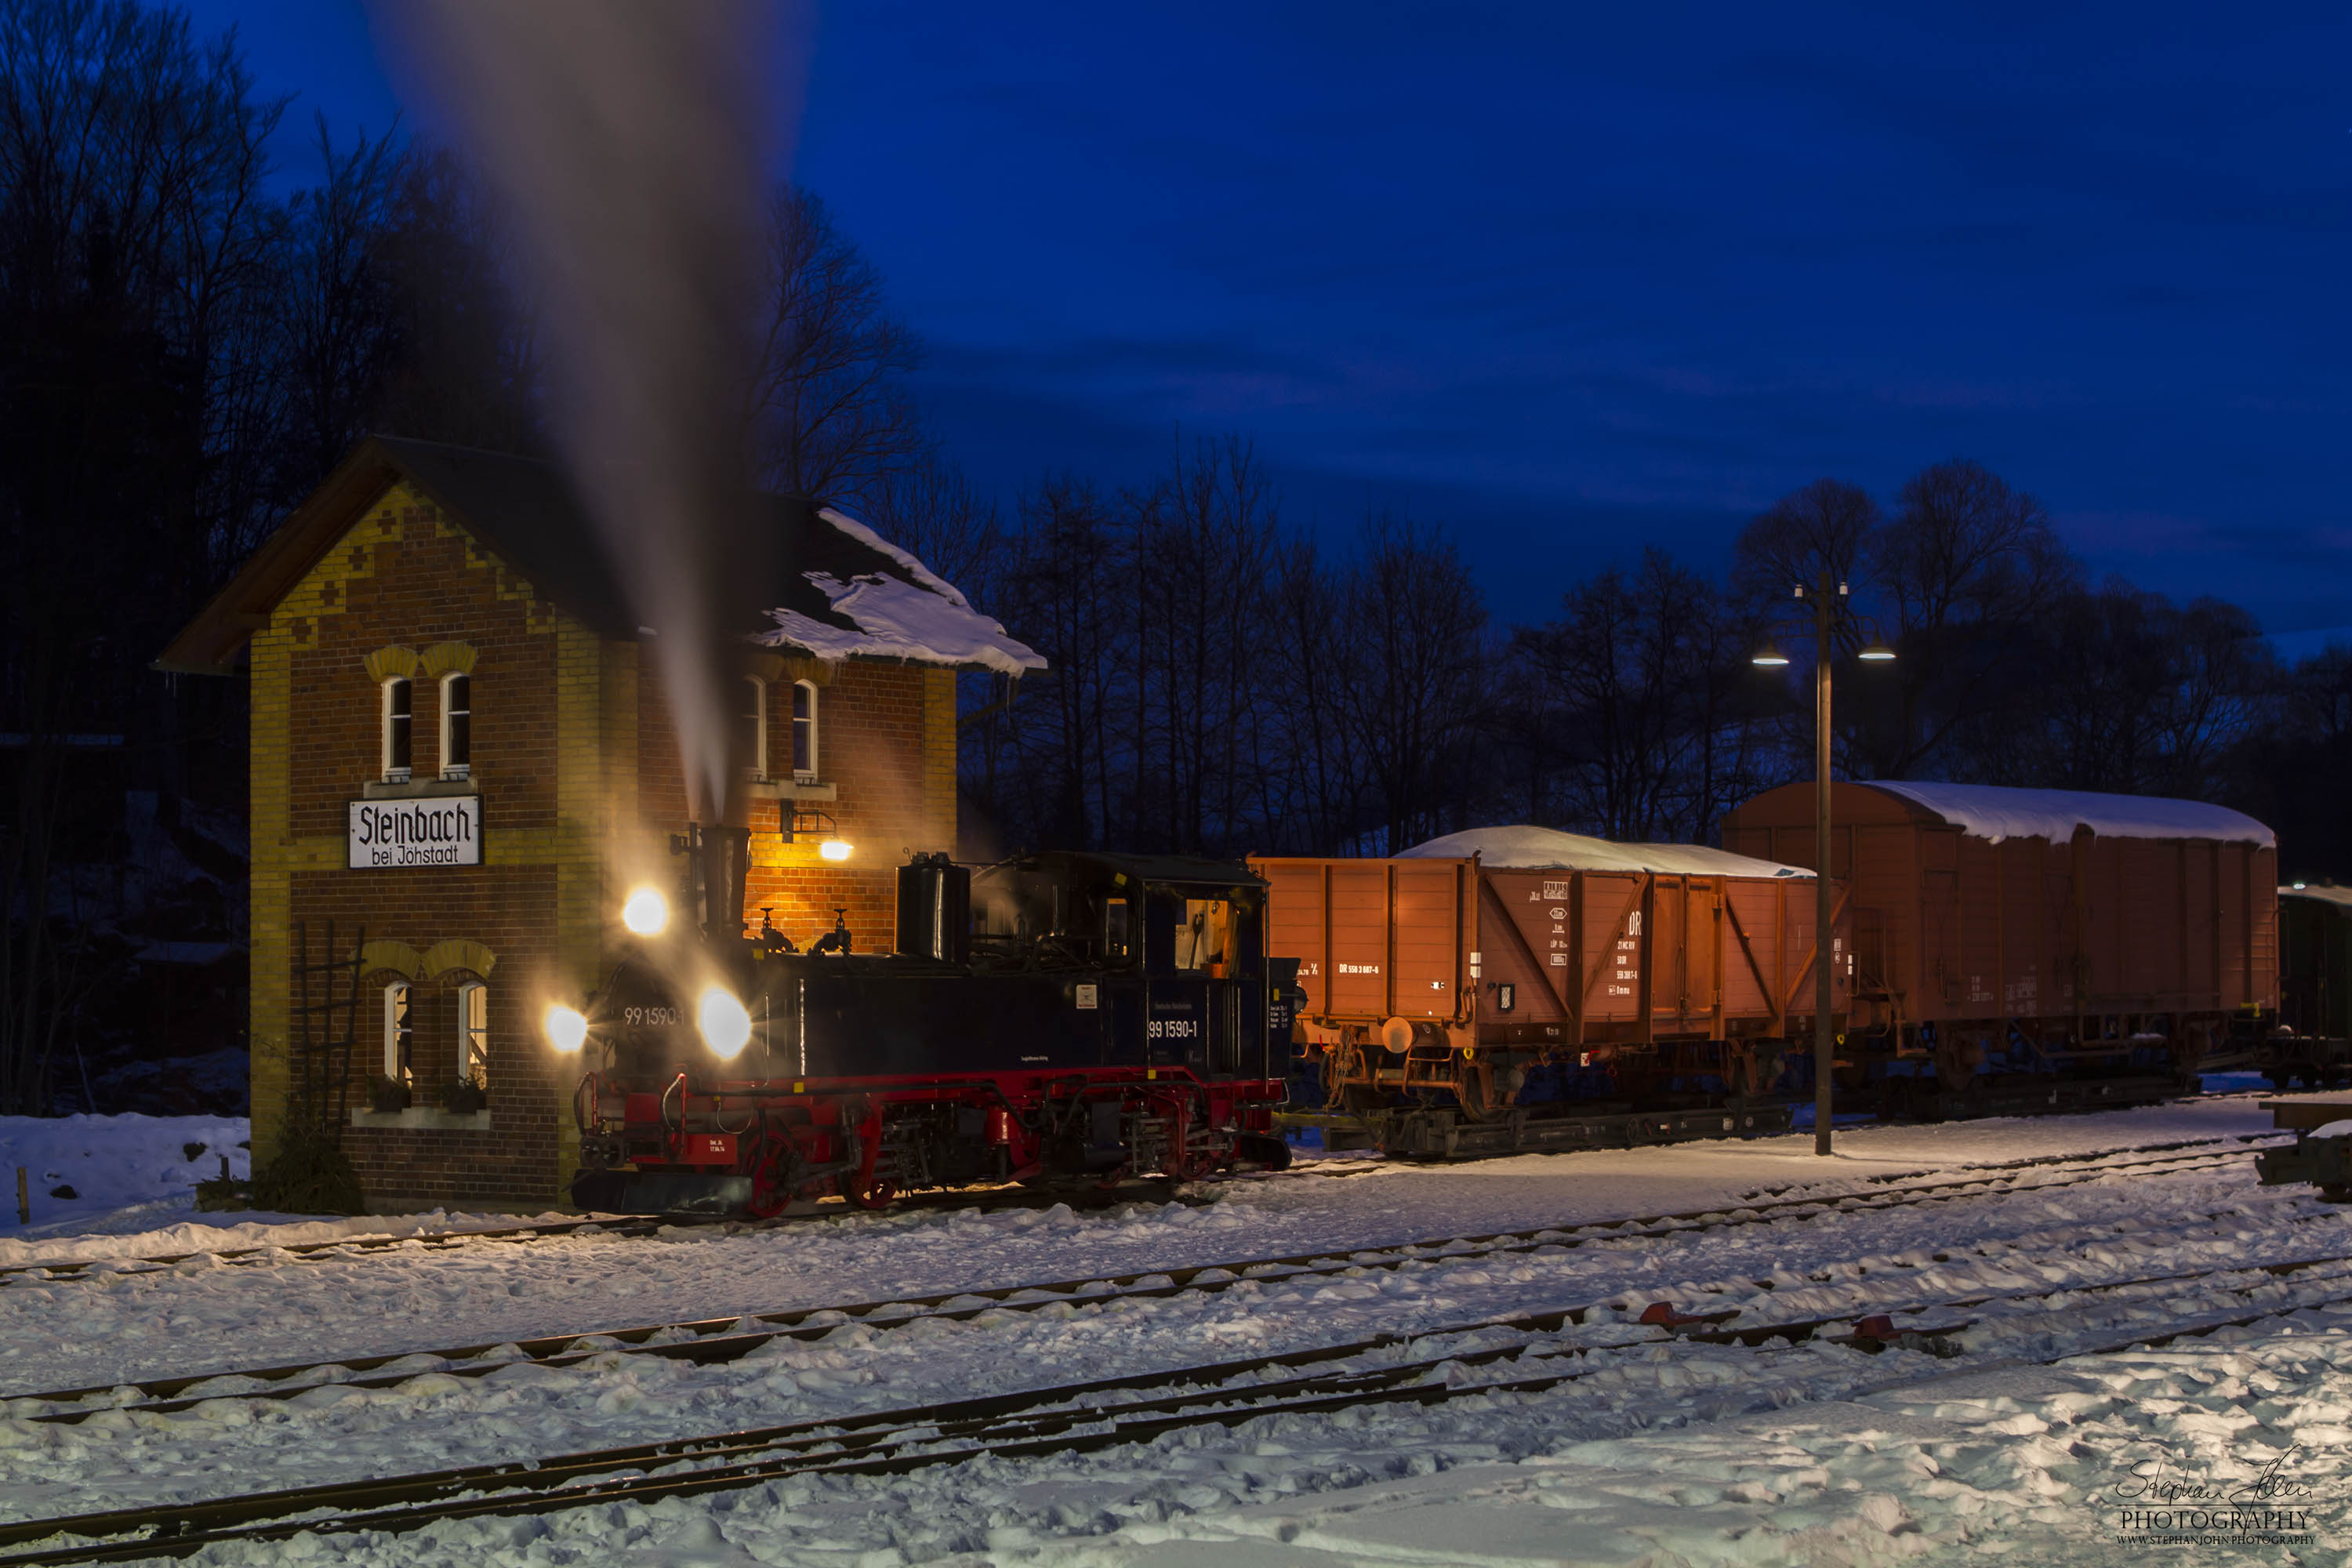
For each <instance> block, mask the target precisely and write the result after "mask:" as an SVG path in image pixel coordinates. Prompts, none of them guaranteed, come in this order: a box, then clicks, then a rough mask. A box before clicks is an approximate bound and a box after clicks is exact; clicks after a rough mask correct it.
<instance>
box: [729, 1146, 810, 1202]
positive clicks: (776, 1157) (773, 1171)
mask: <svg viewBox="0 0 2352 1568" xmlns="http://www.w3.org/2000/svg"><path fill="white" fill-rule="evenodd" d="M798 1163H800V1162H799V1161H797V1160H796V1159H794V1158H793V1147H792V1144H791V1142H789V1141H782V1142H777V1143H775V1144H773V1145H772V1146H771V1147H770V1148H769V1149H768V1150H767V1151H766V1152H764V1153H763V1154H762V1155H761V1160H760V1163H759V1165H758V1167H757V1168H756V1169H754V1170H753V1171H752V1173H751V1202H749V1203H747V1204H745V1205H743V1206H744V1208H745V1210H746V1211H747V1212H748V1213H749V1214H750V1215H751V1217H752V1218H753V1219H773V1218H775V1217H776V1216H777V1215H780V1214H782V1213H783V1212H784V1210H785V1208H786V1207H787V1206H789V1205H791V1203H792V1201H793V1185H794V1183H793V1175H792V1173H793V1167H794V1166H796V1165H797V1164H798Z"/></svg>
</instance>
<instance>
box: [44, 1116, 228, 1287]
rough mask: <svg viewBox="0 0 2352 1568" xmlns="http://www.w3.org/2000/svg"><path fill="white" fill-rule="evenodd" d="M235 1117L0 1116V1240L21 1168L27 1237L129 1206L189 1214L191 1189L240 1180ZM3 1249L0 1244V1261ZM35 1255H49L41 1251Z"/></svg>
mask: <svg viewBox="0 0 2352 1568" xmlns="http://www.w3.org/2000/svg"><path fill="white" fill-rule="evenodd" d="M251 1135H252V1134H251V1132H250V1131H249V1129H248V1126H247V1121H246V1120H245V1118H244V1117H242V1116H138V1115H127V1116H0V1184H5V1196H0V1236H6V1235H11V1234H16V1235H22V1234H27V1232H26V1230H24V1229H23V1228H21V1227H19V1226H18V1225H17V1223H16V1167H17V1166H19V1165H22V1166H23V1167H25V1178H26V1188H27V1190H28V1192H29V1193H30V1194H31V1197H32V1202H33V1223H32V1226H31V1227H30V1230H31V1231H32V1232H53V1231H55V1230H57V1229H58V1227H60V1226H68V1227H69V1226H77V1225H83V1224H87V1223H88V1222H89V1221H90V1220H91V1219H93V1218H95V1217H96V1216H99V1215H104V1214H107V1213H110V1212H111V1211H113V1210H117V1209H122V1208H126V1207H130V1206H131V1205H146V1204H154V1203H159V1202H160V1203H167V1204H170V1205H173V1206H175V1207H177V1208H179V1209H182V1210H185V1211H187V1212H189V1213H194V1208H195V1192H196V1184H197V1183H198V1182H201V1181H208V1180H210V1179H212V1178H213V1177H215V1176H218V1175H219V1174H220V1173H221V1161H222V1160H223V1159H224V1158H226V1160H227V1161H228V1168H229V1173H231V1174H232V1175H236V1176H238V1177H243V1176H245V1175H246V1174H247V1167H248V1164H249V1161H250V1156H249V1154H248V1152H247V1149H246V1147H245V1145H246V1141H247V1139H248V1138H249V1137H250V1136H251ZM9 1247H10V1244H9V1243H7V1242H5V1241H0V1261H13V1260H12V1259H9V1258H7V1257H6V1253H7V1250H8V1248H9ZM43 1250H45V1251H55V1250H56V1247H54V1245H49V1244H45V1245H44V1247H43Z"/></svg>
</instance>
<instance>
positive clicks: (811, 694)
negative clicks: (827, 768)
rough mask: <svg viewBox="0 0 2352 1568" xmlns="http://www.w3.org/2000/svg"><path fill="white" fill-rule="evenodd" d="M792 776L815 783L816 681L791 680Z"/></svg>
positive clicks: (796, 779) (795, 779)
mask: <svg viewBox="0 0 2352 1568" xmlns="http://www.w3.org/2000/svg"><path fill="white" fill-rule="evenodd" d="M793 780H794V782H796V783H799V784H814V783H816V682H815V681H814V680H795V681H793Z"/></svg>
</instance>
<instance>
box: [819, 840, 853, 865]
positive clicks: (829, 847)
mask: <svg viewBox="0 0 2352 1568" xmlns="http://www.w3.org/2000/svg"><path fill="white" fill-rule="evenodd" d="M816 852H817V853H818V854H820V855H822V856H824V858H826V859H828V860H846V859H848V858H849V840H848V839H846V838H828V839H826V840H824V842H823V843H822V844H819V845H818V846H817V847H816Z"/></svg>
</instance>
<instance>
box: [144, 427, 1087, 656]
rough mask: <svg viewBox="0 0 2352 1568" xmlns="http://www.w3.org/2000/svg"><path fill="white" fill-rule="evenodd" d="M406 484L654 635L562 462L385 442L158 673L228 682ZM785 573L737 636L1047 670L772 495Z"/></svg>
mask: <svg viewBox="0 0 2352 1568" xmlns="http://www.w3.org/2000/svg"><path fill="white" fill-rule="evenodd" d="M402 482H406V483H407V484H409V485H410V486H412V487H413V488H414V489H416V490H417V491H418V492H420V493H421V494H423V495H424V496H425V498H426V499H428V500H432V501H433V502H434V503H435V504H436V505H437V506H439V507H440V508H441V509H442V510H445V511H446V512H447V513H448V514H449V515H450V517H451V518H452V519H453V520H455V521H457V523H458V524H459V525H460V526H461V527H463V528H464V529H465V530H466V531H467V533H468V534H470V535H471V536H472V537H473V538H474V539H475V540H476V541H477V542H479V543H480V544H481V546H482V547H483V548H484V549H486V550H488V551H489V552H491V553H492V554H494V555H497V556H498V557H499V559H500V560H502V561H503V562H505V563H506V564H507V565H508V566H509V567H510V568H512V569H513V570H514V571H515V572H516V573H517V574H519V575H520V576H521V577H522V578H524V579H525V580H526V581H528V582H529V583H530V584H531V586H532V588H533V589H534V591H536V592H537V593H539V594H540V595H542V596H543V597H545V598H546V599H547V600H548V601H549V602H551V603H552V604H554V605H557V606H558V607H560V608H562V610H564V611H565V612H567V613H568V614H570V615H572V616H574V617H576V618H577V619H578V620H580V621H581V622H582V623H583V624H584V625H586V626H589V627H590V628H592V629H593V630H594V631H597V632H599V633H601V634H603V635H604V636H605V637H615V638H624V639H635V638H637V637H643V636H645V635H647V634H648V633H651V634H652V635H655V636H658V635H659V631H660V628H659V627H648V626H645V625H643V616H642V615H641V614H640V613H639V612H638V611H636V610H635V609H634V608H633V607H632V606H631V603H630V596H629V595H628V594H627V593H626V591H625V589H624V587H623V585H622V583H621V581H620V579H619V577H618V576H617V574H615V572H614V567H613V565H612V561H611V556H610V554H609V552H607V551H606V549H605V547H604V541H603V539H602V538H601V537H600V536H599V534H598V532H597V531H596V528H595V526H594V524H593V521H592V520H591V519H590V517H589V514H588V511H587V509H586V508H585V507H583V505H582V504H581V500H580V497H579V494H578V492H577V491H576V490H575V489H573V487H572V482H571V480H570V479H569V477H568V476H567V475H566V474H565V473H564V471H563V470H562V468H559V467H557V466H556V465H554V464H552V463H547V462H542V461H540V460H539V459H537V458H524V457H517V456H514V455H513V454H510V453H505V452H486V451H481V450H478V449H477V448H474V447H453V446H447V445H445V444H443V443H441V442H437V441H414V440H407V439H404V438H401V437H389V436H372V437H368V438H367V439H365V440H363V441H362V442H361V443H360V444H359V445H358V446H357V447H354V448H352V453H351V455H350V456H349V457H347V458H344V459H343V461H342V462H341V464H340V465H339V466H338V467H337V468H336V469H335V471H334V472H333V473H332V474H331V475H329V476H328V477H327V479H326V481H325V482H324V483H323V484H321V485H320V487H319V489H317V490H316V491H314V492H312V494H311V495H310V499H309V500H305V501H304V502H303V503H302V504H301V505H300V506H299V507H297V508H296V509H295V510H293V511H292V512H291V513H290V514H289V515H288V517H287V519H286V521H284V522H282V523H281V524H279V526H278V530H277V531H276V532H274V533H272V534H271V535H270V536H269V538H268V540H267V541H265V542H263V544H262V545H261V547H260V548H259V549H258V550H257V551H255V552H254V553H253V555H252V557H251V558H250V559H249V560H247V562H246V563H245V565H244V566H243V567H242V568H241V569H240V570H239V571H238V572H237V574H236V576H234V577H232V578H230V579H229V581H228V583H227V584H226V586H224V587H223V588H222V589H221V590H220V592H219V593H218V594H216V595H214V596H213V599H212V602H211V603H209V604H207V605H205V607H204V608H203V609H202V610H200V611H198V612H197V614H196V616H195V617H194V619H193V620H191V621H190V622H189V623H188V624H187V626H185V627H184V628H183V629H182V630H181V632H180V634H179V635H178V636H177V637H173V639H172V643H171V646H170V647H167V648H165V649H164V650H163V656H162V657H161V658H159V659H157V660H156V667H157V668H160V669H165V670H177V671H184V672H189V673H198V674H216V675H217V674H227V673H229V672H231V671H232V670H233V669H234V668H236V664H237V661H238V659H239V658H240V657H241V656H242V654H243V652H244V648H245V645H246V643H247V640H248V639H249V638H251V637H252V636H253V634H254V633H255V632H256V631H257V630H259V629H261V628H262V627H264V626H268V623H269V616H270V612H271V611H272V610H273V609H275V608H276V606H277V605H278V601H279V600H281V599H283V598H284V597H285V596H286V595H287V594H289V592H291V591H292V590H293V588H294V587H295V585H296V584H299V583H300V582H301V580H302V579H303V578H304V577H305V576H306V575H308V574H309V573H310V570H311V568H312V567H314V566H316V565H317V564H318V563H319V562H320V559H321V558H322V557H323V556H324V555H325V554H326V553H327V552H328V551H330V550H331V549H333V548H334V545H335V542H336V541H338V540H340V539H341V538H342V536H343V535H344V533H345V532H347V531H349V530H350V529H351V527H352V524H353V523H355V522H357V521H359V520H360V519H361V517H362V516H363V515H364V514H365V513H366V511H367V509H368V508H370V507H372V506H373V505H374V504H375V503H376V502H377V500H379V499H380V498H382V496H383V494H384V492H385V491H386V490H388V489H391V488H392V487H393V486H394V485H396V484H399V483H402ZM754 504H756V505H759V506H761V507H764V508H768V509H770V510H771V511H772V523H773V527H774V529H775V533H774V535H773V542H774V543H775V545H776V546H777V552H776V553H777V557H778V559H779V560H780V561H781V562H782V563H783V564H782V567H781V568H780V570H779V573H778V575H777V578H776V580H775V582H774V583H773V584H772V588H771V590H770V592H768V593H767V594H766V595H763V597H764V598H765V599H766V600H767V602H768V604H769V605H770V608H769V609H768V612H767V620H768V622H769V624H768V625H767V626H742V627H738V628H736V630H737V631H738V632H739V633H740V635H741V636H742V637H744V638H745V639H746V640H747V641H750V642H753V643H757V644H760V645H761V646H764V647H775V648H782V649H790V650H796V651H800V652H804V653H808V654H811V655H814V656H815V657H816V658H824V659H840V658H887V659H897V660H903V661H908V662H914V663H922V664H935V665H944V666H949V667H952V668H984V669H993V670H998V671H1001V672H1003V673H1004V674H1008V675H1014V676H1018V675H1020V674H1023V673H1024V672H1025V671H1028V670H1033V669H1042V668H1045V660H1044V659H1043V658H1040V657H1039V656H1038V655H1037V654H1036V653H1035V652H1034V650H1032V649H1031V648H1029V647H1026V646H1025V645H1024V644H1022V643H1021V642H1019V641H1017V640H1015V639H1014V638H1013V637H1011V636H1010V635H1009V634H1007V633H1006V631H1005V629H1004V628H1003V626H1001V625H1000V624H998V623H997V622H996V621H994V620H992V619H991V618H990V617H989V616H985V615H982V614H981V613H980V612H979V611H978V610H975V609H974V608H972V606H971V602H970V601H969V600H967V599H966V598H965V597H964V596H963V595H962V594H961V592H960V591H958V590H957V589H956V587H955V586H954V585H953V584H950V583H948V582H946V581H944V580H942V579H941V578H940V577H939V576H938V575H936V574H934V573H932V572H931V571H930V569H929V568H928V567H926V566H925V565H924V564H923V563H921V562H920V561H918V560H917V559H915V557H914V556H912V555H910V554H908V552H905V551H903V550H900V549H898V547H897V546H896V545H894V544H892V543H890V542H888V541H887V540H885V539H884V538H882V536H881V535H879V534H878V533H877V532H875V531H873V530H872V529H870V528H868V527H866V525H865V524H863V523H861V522H859V521H857V520H856V519H855V518H853V517H850V516H849V515H847V514H846V513H845V512H843V511H840V510H837V509H835V508H832V507H819V506H814V505H812V504H810V503H809V502H806V501H802V500H792V499H788V498H785V497H782V496H761V497H758V498H756V500H755V502H754Z"/></svg>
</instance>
